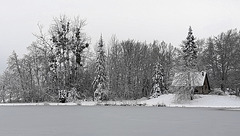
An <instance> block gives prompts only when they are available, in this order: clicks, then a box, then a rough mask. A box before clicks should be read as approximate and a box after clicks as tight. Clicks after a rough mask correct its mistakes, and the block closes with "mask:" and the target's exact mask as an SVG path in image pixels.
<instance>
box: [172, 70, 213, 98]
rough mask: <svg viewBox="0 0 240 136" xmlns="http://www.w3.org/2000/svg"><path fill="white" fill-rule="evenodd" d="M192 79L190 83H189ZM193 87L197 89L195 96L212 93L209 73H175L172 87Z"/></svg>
mask: <svg viewBox="0 0 240 136" xmlns="http://www.w3.org/2000/svg"><path fill="white" fill-rule="evenodd" d="M189 79H190V82H189ZM190 83H191V86H193V87H194V88H195V90H194V94H208V93H210V86H209V81H208V76H207V72H204V71H202V72H181V73H175V75H174V78H173V82H172V87H173V88H174V87H183V86H188V85H189V84H190Z"/></svg>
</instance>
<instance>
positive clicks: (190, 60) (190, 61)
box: [176, 26, 197, 101]
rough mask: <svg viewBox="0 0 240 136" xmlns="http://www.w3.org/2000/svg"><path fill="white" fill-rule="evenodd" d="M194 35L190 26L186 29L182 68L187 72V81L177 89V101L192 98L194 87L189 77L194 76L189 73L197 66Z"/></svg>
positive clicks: (194, 70)
mask: <svg viewBox="0 0 240 136" xmlns="http://www.w3.org/2000/svg"><path fill="white" fill-rule="evenodd" d="M194 40H195V37H194V36H193V33H192V28H191V26H190V27H189V31H188V36H187V38H186V41H184V42H183V43H184V46H183V48H182V51H183V59H184V68H185V69H184V70H185V72H184V73H186V74H187V78H188V80H187V81H188V83H187V84H186V86H184V87H180V88H179V89H178V90H177V95H176V96H177V98H176V99H177V101H182V100H189V99H191V100H192V99H193V95H194V87H193V86H192V85H191V79H194V77H190V75H194V74H190V73H191V72H196V70H197V69H196V68H197V46H196V44H195V41H194ZM183 76H184V74H183V75H182V76H179V77H180V79H179V80H181V77H183Z"/></svg>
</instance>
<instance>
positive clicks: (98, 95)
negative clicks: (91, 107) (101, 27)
mask: <svg viewBox="0 0 240 136" xmlns="http://www.w3.org/2000/svg"><path fill="white" fill-rule="evenodd" d="M96 74H97V75H96V77H95V79H94V81H93V88H94V89H96V90H95V92H94V99H95V100H105V99H107V73H106V55H105V51H104V49H103V39H102V36H101V37H100V40H99V43H98V51H97V60H96Z"/></svg>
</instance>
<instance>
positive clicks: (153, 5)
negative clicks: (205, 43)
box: [0, 0, 240, 74]
mask: <svg viewBox="0 0 240 136" xmlns="http://www.w3.org/2000/svg"><path fill="white" fill-rule="evenodd" d="M63 14H64V15H67V16H69V17H74V16H80V18H82V19H86V20H87V26H86V27H85V29H84V31H85V32H86V33H87V35H88V36H89V37H91V43H92V45H94V44H95V43H96V41H97V40H98V39H99V37H100V34H101V33H102V35H103V38H104V41H105V43H108V42H109V40H110V38H111V36H112V35H114V34H115V35H116V36H117V38H118V39H119V40H127V39H135V40H137V41H146V42H148V43H149V42H152V41H153V40H159V41H162V40H164V41H165V42H167V43H172V44H173V45H174V46H179V44H180V43H181V41H182V40H184V39H185V38H186V36H187V31H188V27H189V26H190V25H191V26H192V29H193V34H194V36H195V37H197V38H207V37H209V36H213V35H214V36H216V35H218V34H220V33H221V32H225V31H227V30H229V29H234V28H237V29H238V30H239V28H240V1H239V0H1V3H0V19H1V22H0V47H1V50H0V74H1V73H2V72H3V71H4V69H5V68H6V67H7V64H6V63H7V58H8V56H9V55H10V54H11V53H12V51H13V50H15V51H16V53H17V54H19V56H22V55H23V54H26V53H27V49H26V47H27V46H29V45H30V44H31V43H32V42H33V41H34V40H35V39H36V38H35V37H34V36H33V33H38V27H37V24H38V23H39V24H42V25H43V26H44V28H45V30H47V29H48V28H49V26H50V25H51V24H52V23H53V17H59V16H60V15H63Z"/></svg>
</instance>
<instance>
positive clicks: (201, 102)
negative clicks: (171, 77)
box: [141, 94, 240, 108]
mask: <svg viewBox="0 0 240 136" xmlns="http://www.w3.org/2000/svg"><path fill="white" fill-rule="evenodd" d="M195 96H196V98H195V99H194V100H191V101H185V102H183V103H176V101H175V98H174V97H175V95H174V94H168V95H161V96H159V97H158V98H154V99H149V100H145V101H142V102H141V104H146V106H155V105H159V104H160V105H163V104H164V105H166V106H167V107H212V108H240V98H239V97H237V96H233V95H224V96H219V95H195Z"/></svg>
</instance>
